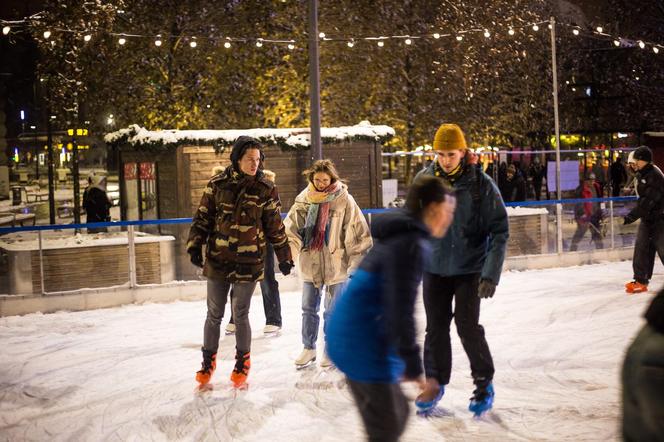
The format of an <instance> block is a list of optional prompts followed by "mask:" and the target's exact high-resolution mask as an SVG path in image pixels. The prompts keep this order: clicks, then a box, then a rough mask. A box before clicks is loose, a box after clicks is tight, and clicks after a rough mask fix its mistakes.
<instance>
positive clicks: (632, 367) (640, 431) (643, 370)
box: [622, 291, 664, 442]
mask: <svg viewBox="0 0 664 442" xmlns="http://www.w3.org/2000/svg"><path fill="white" fill-rule="evenodd" d="M645 316H646V320H647V321H648V323H647V324H645V325H644V326H643V328H641V330H640V331H639V334H638V335H637V336H636V338H635V339H634V341H633V342H632V344H631V345H630V347H629V349H628V350H627V354H626V355H625V362H624V364H623V369H622V384H623V391H622V401H623V416H622V434H623V439H624V440H626V441H639V442H649V441H664V291H660V293H659V294H658V295H657V296H656V297H655V298H654V299H653V301H652V303H651V304H650V307H648V310H647V311H646V315H645Z"/></svg>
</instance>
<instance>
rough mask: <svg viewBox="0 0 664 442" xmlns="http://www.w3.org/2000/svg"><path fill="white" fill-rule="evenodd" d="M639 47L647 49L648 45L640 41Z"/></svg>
mask: <svg viewBox="0 0 664 442" xmlns="http://www.w3.org/2000/svg"><path fill="white" fill-rule="evenodd" d="M639 47H640V48H641V49H643V48H645V47H646V44H645V43H644V42H642V41H641V40H639Z"/></svg>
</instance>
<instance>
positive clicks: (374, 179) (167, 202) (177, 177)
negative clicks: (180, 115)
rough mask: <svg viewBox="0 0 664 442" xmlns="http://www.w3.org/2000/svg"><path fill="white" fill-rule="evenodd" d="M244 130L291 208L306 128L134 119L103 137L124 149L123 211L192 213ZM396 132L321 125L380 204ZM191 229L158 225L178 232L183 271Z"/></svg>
mask: <svg viewBox="0 0 664 442" xmlns="http://www.w3.org/2000/svg"><path fill="white" fill-rule="evenodd" d="M240 135H249V136H252V137H255V138H257V139H259V140H260V141H261V142H262V143H263V144H264V145H265V156H266V160H265V168H267V169H270V170H272V171H274V172H275V173H276V175H277V177H276V181H277V185H278V188H279V195H280V197H281V203H282V210H283V211H284V212H285V211H287V210H288V209H289V208H290V206H291V205H292V204H293V202H294V200H295V197H296V196H297V194H298V193H299V192H300V191H301V190H302V189H303V188H304V187H305V185H306V183H305V179H304V177H303V176H302V172H303V171H304V170H305V169H307V168H308V167H309V166H310V164H311V152H310V146H309V129H308V128H297V129H247V130H162V131H149V130H147V129H144V128H142V127H140V126H137V125H132V126H130V127H128V128H126V129H121V130H119V131H117V132H113V133H110V134H107V135H106V136H105V137H104V140H105V141H106V143H108V144H109V145H110V146H111V147H113V148H115V149H117V152H118V153H119V161H120V162H119V166H120V176H119V180H120V207H121V215H122V219H127V220H136V219H158V218H161V219H163V218H186V217H191V216H192V215H193V214H194V212H195V211H196V209H197V207H198V203H199V201H200V198H201V195H202V194H203V189H204V188H205V185H206V184H207V182H208V180H209V179H210V177H211V176H212V169H213V168H214V167H215V166H218V165H221V166H228V165H229V164H230V159H229V157H230V151H231V146H232V144H233V142H234V141H235V140H236V139H237V137H239V136H240ZM393 136H394V130H393V129H392V128H391V127H389V126H382V125H381V126H375V125H371V124H370V123H368V122H366V121H365V122H362V123H360V124H358V125H355V126H345V127H334V128H321V138H322V142H323V156H324V157H325V158H330V159H331V160H333V161H334V162H335V163H336V165H337V168H338V170H339V173H340V175H341V177H342V178H343V179H345V180H346V182H347V184H348V187H349V191H350V192H351V193H352V195H353V196H354V197H355V199H356V200H357V202H358V204H359V205H360V207H363V208H372V207H382V206H383V201H382V198H383V197H382V173H381V162H382V160H381V152H382V143H384V142H385V141H386V140H389V139H390V138H392V137H393ZM155 229H157V228H155ZM188 230H189V226H188V225H168V226H159V227H158V231H159V232H160V233H162V234H170V235H174V236H175V237H176V238H177V241H176V257H177V261H178V262H177V265H176V268H177V277H178V278H180V279H184V278H191V277H195V275H196V274H195V271H194V269H193V267H192V266H191V265H190V264H189V263H188V260H187V258H188V257H187V255H186V253H184V252H185V250H184V247H185V242H186V236H187V233H188Z"/></svg>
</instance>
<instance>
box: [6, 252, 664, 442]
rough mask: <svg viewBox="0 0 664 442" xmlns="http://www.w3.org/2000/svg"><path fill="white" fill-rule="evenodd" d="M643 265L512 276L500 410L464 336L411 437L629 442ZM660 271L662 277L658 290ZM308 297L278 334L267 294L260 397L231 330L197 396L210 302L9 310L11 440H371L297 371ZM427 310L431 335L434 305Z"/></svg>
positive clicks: (491, 314)
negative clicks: (478, 398)
mask: <svg viewBox="0 0 664 442" xmlns="http://www.w3.org/2000/svg"><path fill="white" fill-rule="evenodd" d="M630 275H631V263H630V262H622V263H611V264H599V265H589V266H583V267H573V268H566V269H549V270H538V271H527V272H508V273H505V274H504V275H503V279H502V282H501V284H500V286H499V287H498V291H497V293H496V296H495V297H494V298H492V299H491V300H488V301H484V302H483V303H482V304H483V305H482V318H481V322H482V324H483V325H484V326H485V329H486V333H487V338H488V341H489V345H490V347H491V350H492V353H493V357H494V360H495V365H496V378H495V386H496V402H495V408H494V411H493V412H491V413H490V414H489V415H487V416H485V417H484V418H483V419H480V420H475V419H473V418H472V417H471V413H470V412H468V410H467V406H468V398H469V397H470V394H471V392H472V389H473V386H472V382H471V378H470V370H469V367H468V361H467V358H466V356H465V354H464V353H463V349H462V348H461V345H460V343H459V339H458V337H457V336H456V335H455V332H453V335H454V336H453V350H454V368H453V373H452V380H451V383H450V385H449V386H448V389H447V392H446V394H445V397H444V398H443V400H442V401H441V407H442V413H441V414H442V416H441V417H437V418H432V419H422V418H418V417H416V416H415V415H414V410H412V409H411V411H412V413H413V416H412V417H411V419H410V421H409V423H408V427H407V429H406V432H405V434H404V436H403V440H404V441H441V440H447V441H456V440H464V441H469V440H478V441H479V440H481V441H497V440H501V441H502V440H528V441H533V440H556V441H585V440H598V441H599V440H602V441H605V440H617V439H618V438H619V434H620V433H619V419H620V378H619V375H620V367H621V363H622V359H623V355H624V352H625V349H626V347H627V345H628V344H629V342H630V341H631V339H632V338H633V336H634V335H635V333H636V331H637V329H638V328H639V327H640V326H641V325H642V323H643V320H642V317H641V315H642V313H643V311H644V309H645V308H646V306H647V304H648V302H649V300H650V299H651V298H652V293H649V294H640V295H634V296H628V295H626V294H625V293H624V289H623V283H624V282H625V281H626V280H627V279H628V278H629V276H630ZM663 281H664V278H662V274H661V273H660V274H657V275H656V277H655V279H654V281H653V283H652V286H651V287H652V288H653V289H656V288H659V286H661V284H662V282H663ZM257 293H258V292H257ZM300 299H301V298H300V293H299V292H289V293H282V308H283V317H284V329H283V331H282V334H281V335H280V336H277V337H272V338H265V337H263V336H262V333H261V331H262V327H263V325H264V316H263V306H262V301H261V298H260V296H254V298H253V302H252V308H251V314H250V317H251V323H252V325H253V330H254V331H253V336H254V339H253V344H252V371H251V374H250V377H249V384H250V387H249V389H248V390H247V391H234V390H233V389H232V388H231V387H230V382H229V380H228V377H229V375H230V372H231V370H232V366H233V361H232V357H233V354H234V344H235V342H234V337H233V336H222V341H221V344H220V352H219V356H218V366H217V372H216V373H215V375H214V378H213V381H214V389H213V390H212V391H209V392H205V393H196V392H194V389H195V382H194V373H195V371H196V370H197V369H198V368H199V366H200V359H201V356H200V346H201V342H202V329H203V320H204V317H205V302H204V301H197V302H175V303H171V304H148V305H131V306H125V307H122V308H113V309H107V310H96V311H88V312H78V313H70V312H59V313H55V314H49V315H41V314H31V315H26V316H23V317H6V318H0V343H1V344H2V349H3V350H2V353H3V356H2V358H1V359H0V439H2V440H47V439H48V440H54V441H58V440H196V441H198V440H222V441H230V440H237V441H294V440H297V441H299V442H306V441H316V442H323V441H359V440H364V432H363V429H362V426H361V422H360V418H359V415H358V414H357V412H356V410H355V405H354V404H353V402H352V400H351V397H350V394H349V391H348V389H347V388H346V387H345V386H344V382H343V378H342V376H341V375H340V373H339V372H337V371H336V370H332V371H322V370H321V369H319V368H318V367H315V366H314V367H311V368H309V369H304V370H302V371H296V370H295V367H294V365H293V361H294V359H295V358H296V357H297V355H298V353H299V351H300V350H301V343H300V325H301V310H300ZM417 315H418V324H419V328H420V333H419V336H420V338H421V339H422V338H423V332H422V330H423V321H424V312H423V310H422V308H421V306H420V307H419V308H418V312H417ZM227 316H228V313H227ZM226 320H227V317H226V318H225V320H224V324H222V327H223V325H225V322H226ZM321 322H322V321H321ZM222 335H223V333H222ZM320 350H322V331H321V337H320V338H319V351H320ZM406 388H407V393H408V395H409V396H410V397H414V395H415V394H416V392H415V391H414V389H413V388H412V387H406Z"/></svg>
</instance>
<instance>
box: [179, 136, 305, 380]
mask: <svg viewBox="0 0 664 442" xmlns="http://www.w3.org/2000/svg"><path fill="white" fill-rule="evenodd" d="M261 148H262V146H261V144H260V143H259V142H258V140H255V139H254V138H251V137H246V136H241V137H239V138H238V139H237V140H236V142H235V144H234V145H233V150H232V151H231V163H232V166H231V167H227V168H226V170H225V171H224V172H223V173H221V174H218V175H215V176H214V177H212V179H211V180H210V182H209V183H208V185H207V186H206V188H205V191H204V192H203V197H202V198H201V203H200V205H199V207H198V210H197V211H196V214H195V215H194V219H193V223H192V225H191V230H190V232H189V240H188V242H187V252H188V253H189V254H190V256H191V262H192V263H193V264H194V265H196V266H199V267H203V274H204V275H205V276H206V277H207V278H208V284H207V293H208V294H207V307H208V311H207V318H206V320H205V327H204V343H203V348H202V350H203V367H202V369H201V370H200V371H199V372H198V373H197V375H196V379H197V380H198V381H199V382H200V383H201V384H206V383H208V382H209V380H210V378H211V376H212V373H213V372H214V369H215V368H216V353H217V349H218V346H219V334H220V323H221V319H222V317H223V314H224V308H225V306H226V300H227V297H228V292H229V290H230V288H231V285H232V286H233V296H234V299H233V303H232V309H233V317H234V318H235V326H236V356H235V358H236V361H237V363H236V365H235V369H234V370H233V373H232V374H231V380H233V381H234V382H235V383H236V384H242V383H243V382H244V381H245V380H246V377H247V374H248V372H249V366H250V362H249V351H250V347H251V328H250V325H249V318H248V314H249V305H250V304H251V295H252V294H253V292H254V289H255V287H256V283H257V281H259V280H261V279H263V268H264V259H265V251H266V241H269V242H270V243H272V245H273V246H274V250H275V253H276V255H277V259H278V261H279V269H280V270H281V271H282V273H283V274H284V275H287V274H289V273H290V270H291V268H292V267H293V262H292V257H291V252H290V248H289V246H288V239H287V237H286V232H285V229H284V225H283V223H282V220H281V214H280V212H281V203H280V201H279V194H278V192H277V188H276V186H275V184H274V183H273V182H271V181H270V180H268V179H266V178H265V176H264V174H263V171H262V162H263V159H264V156H263V152H262V150H261ZM204 244H205V245H206V253H205V255H206V260H205V264H203V256H202V247H203V245H204Z"/></svg>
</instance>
